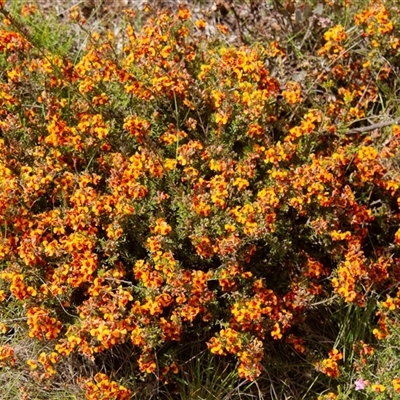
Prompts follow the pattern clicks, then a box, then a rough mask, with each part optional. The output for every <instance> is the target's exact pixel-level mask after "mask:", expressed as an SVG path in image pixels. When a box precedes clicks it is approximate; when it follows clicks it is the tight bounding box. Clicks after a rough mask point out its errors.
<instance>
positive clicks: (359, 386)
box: [354, 378, 365, 390]
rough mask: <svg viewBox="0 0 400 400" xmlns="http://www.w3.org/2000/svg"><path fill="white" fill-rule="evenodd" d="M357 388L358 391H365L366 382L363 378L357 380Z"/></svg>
mask: <svg viewBox="0 0 400 400" xmlns="http://www.w3.org/2000/svg"><path fill="white" fill-rule="evenodd" d="M354 384H355V386H356V390H363V389H365V381H364V379H363V378H360V379H357V380H356V381H355V382H354Z"/></svg>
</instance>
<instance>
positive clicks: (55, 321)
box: [0, 2, 400, 399]
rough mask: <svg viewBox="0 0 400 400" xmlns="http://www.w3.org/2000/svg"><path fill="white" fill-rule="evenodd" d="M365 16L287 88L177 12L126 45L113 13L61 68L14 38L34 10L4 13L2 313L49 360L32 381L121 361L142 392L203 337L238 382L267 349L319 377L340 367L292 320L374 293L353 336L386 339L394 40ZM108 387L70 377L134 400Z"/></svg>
mask: <svg viewBox="0 0 400 400" xmlns="http://www.w3.org/2000/svg"><path fill="white" fill-rule="evenodd" d="M0 4H1V5H2V3H0ZM374 4H376V5H375V6H371V7H368V8H366V9H365V10H363V11H361V12H358V13H355V14H354V28H352V29H348V28H347V27H346V26H343V25H340V24H334V23H333V21H332V23H331V24H330V26H329V27H328V28H326V30H325V33H324V35H323V41H322V43H319V46H318V47H316V46H314V59H315V61H313V62H310V64H309V65H304V79H303V80H302V81H300V80H298V79H297V80H296V79H295V78H294V77H293V76H285V75H284V74H283V75H282V74H279V73H277V68H278V67H279V65H281V64H282V63H283V64H285V63H288V62H289V60H290V57H291V55H290V52H291V51H292V50H291V48H290V46H289V45H288V46H287V48H284V47H283V45H282V46H280V47H279V46H278V44H277V43H276V42H274V41H270V42H269V43H265V44H261V43H259V44H255V45H253V46H236V47H235V46H232V45H226V44H223V42H221V41H219V40H217V39H213V38H207V36H206V32H205V27H206V23H205V21H203V20H195V19H194V18H192V17H191V13H190V11H189V10H188V9H186V8H183V7H182V8H180V9H179V10H177V12H176V13H172V12H159V13H156V14H154V15H153V16H152V17H149V18H148V20H147V22H146V23H145V24H144V25H143V27H142V28H141V29H137V28H136V27H135V14H134V13H133V12H132V11H129V10H128V11H127V12H126V29H125V30H124V33H123V34H121V37H115V36H114V35H113V34H112V33H111V32H93V33H91V35H90V37H89V39H88V42H87V46H86V48H85V50H84V51H83V52H82V53H80V54H78V55H77V56H76V58H72V57H69V56H68V54H67V53H62V52H60V53H58V52H57V51H51V49H47V48H45V47H44V46H42V47H41V46H40V45H38V43H37V42H36V39H35V35H34V34H33V32H32V31H31V30H30V29H28V28H26V29H25V26H23V24H22V22H23V21H25V22H26V20H27V19H29V18H36V17H37V16H36V13H38V11H36V10H35V9H34V8H29V10H28V9H27V8H24V9H23V10H24V12H23V13H22V16H18V15H11V14H10V13H9V12H8V11H7V8H6V7H5V8H2V13H3V17H4V19H3V22H2V25H1V29H0V51H1V55H0V65H1V67H2V69H3V71H4V72H2V74H1V75H0V131H1V138H0V178H1V179H0V185H1V191H0V205H1V207H0V227H1V242H0V259H1V269H0V301H1V303H0V307H1V308H4V309H7V307H8V304H9V303H10V302H14V303H15V302H17V303H18V304H19V305H20V306H21V307H22V309H23V310H24V316H25V318H26V319H25V322H26V334H27V336H28V337H29V338H31V340H33V341H40V342H43V343H46V345H47V346H49V348H51V351H49V352H48V353H45V352H44V353H41V354H40V356H39V358H38V359H37V360H28V364H27V366H26V367H27V368H30V369H31V370H32V371H33V372H34V373H36V374H37V370H40V371H41V373H42V375H40V376H41V379H50V378H51V377H52V376H53V375H55V374H56V371H57V365H59V364H61V363H62V360H63V359H66V360H68V357H70V356H72V355H77V354H78V355H80V356H82V357H85V358H87V359H90V360H93V361H94V362H96V360H98V359H99V357H100V356H101V355H102V354H105V353H107V352H112V351H113V349H115V348H118V346H122V345H125V346H127V347H128V348H130V349H133V350H132V355H133V357H134V355H136V356H137V357H136V359H135V360H136V361H135V362H136V363H137V365H136V368H137V373H138V374H139V373H140V374H143V375H146V374H156V375H157V376H158V377H160V379H161V378H165V379H167V375H168V373H169V371H170V372H172V371H173V372H172V374H176V373H177V370H178V369H179V365H177V364H176V363H175V361H174V360H173V358H174V354H175V353H174V351H175V350H174V349H177V348H179V347H180V346H181V344H182V343H183V342H185V341H186V340H188V339H190V338H193V337H203V338H204V339H203V340H204V342H206V343H207V347H208V348H209V351H210V352H211V353H213V354H215V355H218V356H227V355H231V356H233V357H235V359H236V360H237V371H238V375H239V377H240V378H243V379H247V380H255V379H256V378H257V377H259V376H260V374H261V373H262V360H263V357H264V355H265V347H266V346H270V344H271V343H274V342H275V341H276V342H277V341H285V342H286V343H287V344H288V345H289V346H291V347H292V348H293V349H294V350H295V351H296V352H298V353H300V354H304V356H305V357H307V358H308V359H309V360H310V361H312V362H313V363H314V364H315V365H316V368H317V370H318V371H320V372H321V373H323V374H325V375H327V376H328V377H330V378H333V379H336V378H338V377H340V373H341V372H340V368H341V367H340V365H341V362H342V358H343V357H344V355H343V354H344V353H343V352H342V349H340V348H339V349H337V348H335V344H334V343H333V342H332V343H331V346H330V348H326V347H324V346H322V347H320V348H319V355H320V357H319V358H318V357H317V358H318V359H315V358H316V357H315V352H314V353H313V351H312V348H311V347H312V346H311V344H310V343H308V337H307V334H306V331H305V330H304V324H306V323H307V318H308V315H309V313H310V312H312V311H313V310H315V309H316V308H317V307H318V305H319V304H324V303H329V302H334V304H335V307H340V306H342V307H345V306H346V304H351V305H354V307H357V308H363V307H365V305H366V304H367V303H368V301H369V299H370V298H371V295H372V294H374V295H375V294H377V295H378V297H379V301H380V303H379V309H378V308H376V310H375V311H377V312H378V311H379V314H378V321H377V325H376V326H371V327H370V328H371V329H370V331H371V332H372V333H373V335H374V336H375V337H376V338H377V339H383V338H386V337H387V336H388V335H389V328H388V324H389V320H390V318H391V315H390V312H392V311H393V310H396V309H397V308H398V305H399V302H400V300H399V293H398V289H397V286H398V279H399V272H400V271H399V269H398V264H399V249H398V246H399V244H400V229H399V223H398V220H399V216H400V214H399V204H400V201H399V198H400V197H399V187H400V180H399V174H398V165H397V163H398V162H397V158H398V150H397V149H398V146H399V144H400V126H399V125H398V122H399V121H397V120H396V115H387V114H389V113H390V112H391V113H394V110H391V108H390V107H389V106H387V105H386V104H385V103H384V100H382V99H384V98H385V90H386V89H387V88H391V87H395V85H396V84H397V83H396V82H395V78H396V72H395V69H394V68H395V67H394V65H395V62H396V60H397V61H398V54H397V53H398V52H397V48H398V42H399V38H400V36H399V34H398V29H399V26H398V23H397V22H396V20H395V19H392V18H391V15H390V14H389V8H388V7H386V6H385V3H384V2H379V3H374ZM2 7H4V6H3V5H2ZM326 7H327V9H329V7H330V5H329V4H328V5H327V6H326ZM344 7H348V11H349V10H350V11H351V8H350V5H347V6H346V5H345V6H344ZM358 11H359V10H358ZM316 15H317V14H315V15H314V17H315V18H317V17H316ZM71 17H72V18H73V19H74V20H75V21H76V23H77V24H78V25H79V24H80V25H82V27H83V29H84V19H83V17H82V16H81V15H80V14H79V10H78V9H73V10H72V14H71ZM21 21H22V22H21ZM26 26H27V27H28V25H26ZM221 31H222V32H224V31H225V30H224V29H221ZM354 42H355V43H354ZM310 51H311V50H310ZM313 63H314V64H313ZM324 65H325V66H326V65H328V66H329V67H328V68H326V67H325V68H323V66H324ZM315 67H316V68H317V73H315V71H314V68H315ZM386 106H387V109H386ZM378 113H382V118H385V121H384V122H380V123H370V122H369V119H373V117H374V114H375V115H376V114H378ZM388 121H389V122H388ZM396 167H397V168H396ZM343 305H344V306H343ZM333 308H334V307H333ZM320 318H321V319H326V322H327V323H329V320H328V317H327V316H326V315H324V314H323V313H321V316H320ZM13 324H14V322H13V321H7V320H5V321H3V325H2V326H3V327H4V329H2V331H4V333H6V332H7V330H8V329H9V328H11V327H12V326H13ZM196 335H198V336H196ZM1 350H2V351H1V354H2V355H1V358H0V360H1V362H2V363H9V364H18V354H17V352H15V351H13V350H12V349H11V348H10V347H9V346H1ZM161 350H162V351H161ZM161 353H162V354H161ZM326 354H329V358H325V357H326ZM164 372H165V373H164ZM37 376H39V375H37ZM110 379H111V378H110V377H109V376H107V375H105V374H103V373H100V372H99V373H98V374H97V375H96V376H95V377H94V380H85V381H84V382H85V383H84V384H83V386H84V387H85V390H86V395H87V398H88V399H127V398H129V397H130V396H131V391H130V389H129V388H128V387H123V386H121V385H119V384H117V383H116V382H114V381H112V380H110ZM171 379H172V378H171ZM393 379H394V380H393V385H394V390H396V391H398V390H399V387H400V385H399V382H398V379H399V378H398V377H396V378H393ZM373 385H375V386H371V388H372V390H373V391H374V392H376V393H379V392H383V391H385V387H384V386H383V385H382V384H380V383H379V382H377V383H374V384H373ZM329 396H331V397H329V398H335V397H334V396H335V395H334V394H332V395H331V394H329ZM332 396H333V397H332ZM324 398H328V397H324Z"/></svg>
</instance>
